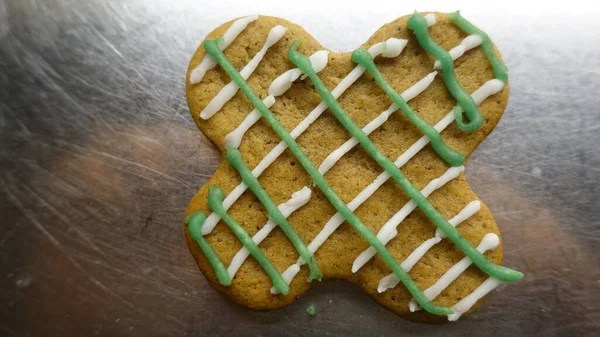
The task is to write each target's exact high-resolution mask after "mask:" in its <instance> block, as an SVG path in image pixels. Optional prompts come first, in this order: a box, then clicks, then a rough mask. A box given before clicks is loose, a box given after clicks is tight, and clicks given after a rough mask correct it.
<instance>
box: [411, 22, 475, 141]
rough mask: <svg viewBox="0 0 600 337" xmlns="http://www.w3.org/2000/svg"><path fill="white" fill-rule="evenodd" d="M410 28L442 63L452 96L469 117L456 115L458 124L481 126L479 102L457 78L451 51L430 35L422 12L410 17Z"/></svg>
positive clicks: (472, 127)
mask: <svg viewBox="0 0 600 337" xmlns="http://www.w3.org/2000/svg"><path fill="white" fill-rule="evenodd" d="M408 28H409V29H411V30H412V31H413V33H414V34H415V36H416V38H417V41H419V44H420V45H421V47H423V49H425V50H426V51H427V52H428V53H429V54H431V55H433V57H435V58H436V59H437V60H439V61H440V63H441V64H442V74H443V78H444V83H445V84H446V87H447V88H448V91H450V94H451V95H452V97H454V99H456V101H457V102H458V105H460V106H461V107H462V109H463V110H464V114H465V115H466V116H467V118H468V123H464V122H463V120H462V119H463V117H462V114H461V115H460V116H456V117H457V118H456V124H457V125H458V127H459V128H460V129H461V130H463V131H473V130H476V129H477V128H479V127H480V126H481V124H482V123H483V116H482V115H481V112H480V111H479V109H478V108H477V104H475V101H473V98H471V96H470V95H469V94H468V93H467V92H466V91H465V89H464V88H463V87H462V86H461V85H460V83H459V82H458V80H457V79H456V74H455V73H454V60H452V56H451V55H450V53H448V51H446V49H444V48H442V47H440V45H438V44H437V43H435V41H433V39H432V38H431V36H429V32H428V26H427V20H425V18H424V17H423V16H422V15H421V14H419V13H417V12H415V13H414V14H413V15H411V17H410V18H409V19H408ZM458 111H460V110H457V109H455V110H454V112H455V114H456V113H457V112H458Z"/></svg>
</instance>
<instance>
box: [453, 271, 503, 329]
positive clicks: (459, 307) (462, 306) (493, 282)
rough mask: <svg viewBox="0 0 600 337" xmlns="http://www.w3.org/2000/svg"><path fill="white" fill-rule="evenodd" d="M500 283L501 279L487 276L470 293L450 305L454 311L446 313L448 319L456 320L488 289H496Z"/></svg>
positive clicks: (485, 293) (487, 291)
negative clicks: (450, 313) (449, 313)
mask: <svg viewBox="0 0 600 337" xmlns="http://www.w3.org/2000/svg"><path fill="white" fill-rule="evenodd" d="M501 284H502V281H500V280H497V279H495V278H493V277H489V278H488V279H487V280H485V281H484V282H483V283H482V284H480V285H479V287H477V288H476V289H475V290H474V291H473V292H472V293H470V294H469V295H468V296H467V297H465V298H463V299H462V300H460V302H458V303H456V304H455V305H454V306H453V307H452V311H454V313H453V314H452V315H448V320H449V321H456V320H457V319H459V318H460V316H462V314H464V313H465V312H467V311H469V309H471V307H473V305H475V303H477V301H479V300H480V299H481V298H482V297H483V296H485V295H487V294H488V293H489V292H490V291H492V290H494V289H496V287H498V286H499V285H501Z"/></svg>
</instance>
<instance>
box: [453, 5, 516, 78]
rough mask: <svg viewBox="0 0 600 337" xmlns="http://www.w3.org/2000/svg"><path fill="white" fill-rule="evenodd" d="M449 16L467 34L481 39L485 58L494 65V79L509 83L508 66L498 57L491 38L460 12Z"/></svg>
mask: <svg viewBox="0 0 600 337" xmlns="http://www.w3.org/2000/svg"><path fill="white" fill-rule="evenodd" d="M448 16H449V17H450V20H452V22H454V24H455V25H457V26H458V28H460V29H462V30H463V31H464V32H466V33H467V34H470V35H477V36H479V37H480V38H481V50H483V53H484V54H485V57H487V59H488V61H489V62H490V64H491V65H492V70H493V71H494V77H496V78H497V79H499V80H500V81H502V82H504V83H506V82H508V68H506V65H505V64H504V63H503V62H502V61H501V60H500V58H499V57H498V55H496V52H495V51H494V44H493V43H492V40H491V39H490V37H489V36H488V35H487V34H486V33H485V32H484V31H482V30H481V29H479V28H477V27H475V26H473V24H472V23H470V22H469V21H467V19H465V18H463V17H462V16H461V15H460V11H456V12H454V13H450V14H448Z"/></svg>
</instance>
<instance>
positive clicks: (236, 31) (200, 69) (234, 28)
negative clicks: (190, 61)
mask: <svg viewBox="0 0 600 337" xmlns="http://www.w3.org/2000/svg"><path fill="white" fill-rule="evenodd" d="M256 20H258V15H251V16H247V17H244V18H241V19H238V20H236V21H235V22H234V23H232V24H231V26H230V27H229V28H227V30H226V31H225V34H223V40H222V41H221V43H219V48H221V50H225V48H227V47H229V45H230V44H231V42H233V40H235V38H237V37H238V35H240V33H241V32H242V31H244V29H246V27H247V26H248V24H249V23H250V22H253V21H256ZM216 65H217V63H216V62H215V61H214V60H213V59H212V57H211V56H210V55H209V54H206V55H205V56H204V58H203V59H202V61H201V62H200V64H199V65H198V66H197V67H196V68H194V70H192V72H191V73H190V83H191V84H196V83H199V82H200V81H202V79H203V78H204V75H206V72H207V71H209V70H211V69H212V68H214V67H215V66H216Z"/></svg>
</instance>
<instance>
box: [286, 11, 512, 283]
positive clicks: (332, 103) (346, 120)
mask: <svg viewBox="0 0 600 337" xmlns="http://www.w3.org/2000/svg"><path fill="white" fill-rule="evenodd" d="M423 20H425V19H423ZM299 44H300V42H299V41H296V42H295V43H294V44H292V47H291V48H290V50H289V53H288V58H289V59H290V61H292V63H294V64H295V65H296V67H298V68H299V69H300V70H302V72H304V73H305V74H307V75H308V77H310V79H311V80H312V82H313V85H314V86H315V89H317V92H319V94H320V95H321V97H322V98H323V101H324V102H325V103H327V106H328V107H329V109H330V110H331V111H332V112H333V114H334V115H335V117H336V118H337V119H338V120H339V122H340V123H341V124H342V125H343V126H344V127H345V128H346V130H348V132H350V134H351V135H352V136H353V137H354V138H355V139H356V140H357V141H358V142H359V143H360V145H361V146H362V147H363V148H364V149H365V150H366V151H367V152H368V153H369V154H370V155H371V157H373V159H375V161H377V163H378V164H379V165H381V166H382V167H383V168H384V170H385V171H386V172H387V173H389V175H390V176H391V177H392V178H394V180H395V181H396V182H397V183H398V185H400V187H401V188H402V190H403V191H404V192H405V193H406V194H408V196H409V197H410V198H411V199H412V200H413V201H414V202H415V204H417V206H418V207H419V208H420V209H421V210H422V211H423V213H425V215H426V216H427V217H428V218H429V219H430V220H431V221H432V222H433V223H434V224H435V225H436V226H437V227H438V228H440V229H441V230H442V231H443V232H444V234H446V235H447V236H448V238H450V240H452V242H454V244H455V245H456V246H458V248H460V250H462V251H463V252H464V253H465V255H467V256H468V257H469V259H471V261H473V263H474V264H475V265H477V267H479V269H481V270H482V271H483V272H485V273H486V274H488V275H490V276H493V277H495V278H497V279H499V280H501V281H503V282H515V281H518V280H520V279H521V278H523V273H521V272H518V271H515V270H512V269H510V268H506V267H503V266H498V265H496V264H493V263H491V262H490V261H488V260H487V259H486V258H485V256H483V254H481V253H480V252H479V251H478V250H477V249H475V248H473V246H472V245H471V244H470V243H469V241H468V240H467V239H465V238H464V237H463V236H462V235H460V233H459V232H458V231H457V230H456V228H454V227H453V226H452V225H450V224H449V223H448V221H446V219H445V218H444V217H443V216H442V215H441V214H440V213H439V212H438V211H437V210H436V209H435V207H433V205H432V204H431V203H430V202H429V200H427V198H426V197H425V196H424V195H423V194H421V192H420V191H419V190H418V189H417V188H416V187H415V186H414V185H412V184H411V183H410V181H408V179H406V177H405V176H404V174H403V173H402V171H400V169H399V168H398V167H396V165H395V164H394V162H392V161H391V160H390V159H389V158H388V157H386V156H385V155H384V154H383V153H382V152H381V151H379V149H378V148H377V146H375V144H373V142H371V140H370V139H369V136H367V135H366V134H365V133H364V132H363V131H362V129H361V128H360V127H359V126H358V125H356V124H355V123H354V122H353V121H352V120H351V119H350V117H349V116H348V115H347V114H346V113H345V111H344V110H343V109H342V107H341V106H340V105H339V103H338V102H337V101H336V100H335V97H333V95H331V93H330V92H329V91H328V90H327V87H325V85H324V84H323V82H322V81H321V79H320V78H319V76H318V75H317V73H316V72H315V71H314V70H313V68H312V65H311V63H310V59H309V58H308V57H306V56H305V55H303V54H301V53H300V52H298V51H297V50H296V48H297V47H298V45H299ZM377 241H378V243H379V244H381V242H380V241H379V240H377ZM373 247H374V248H375V249H376V250H377V247H376V246H373ZM378 253H379V254H381V252H379V250H378Z"/></svg>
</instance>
